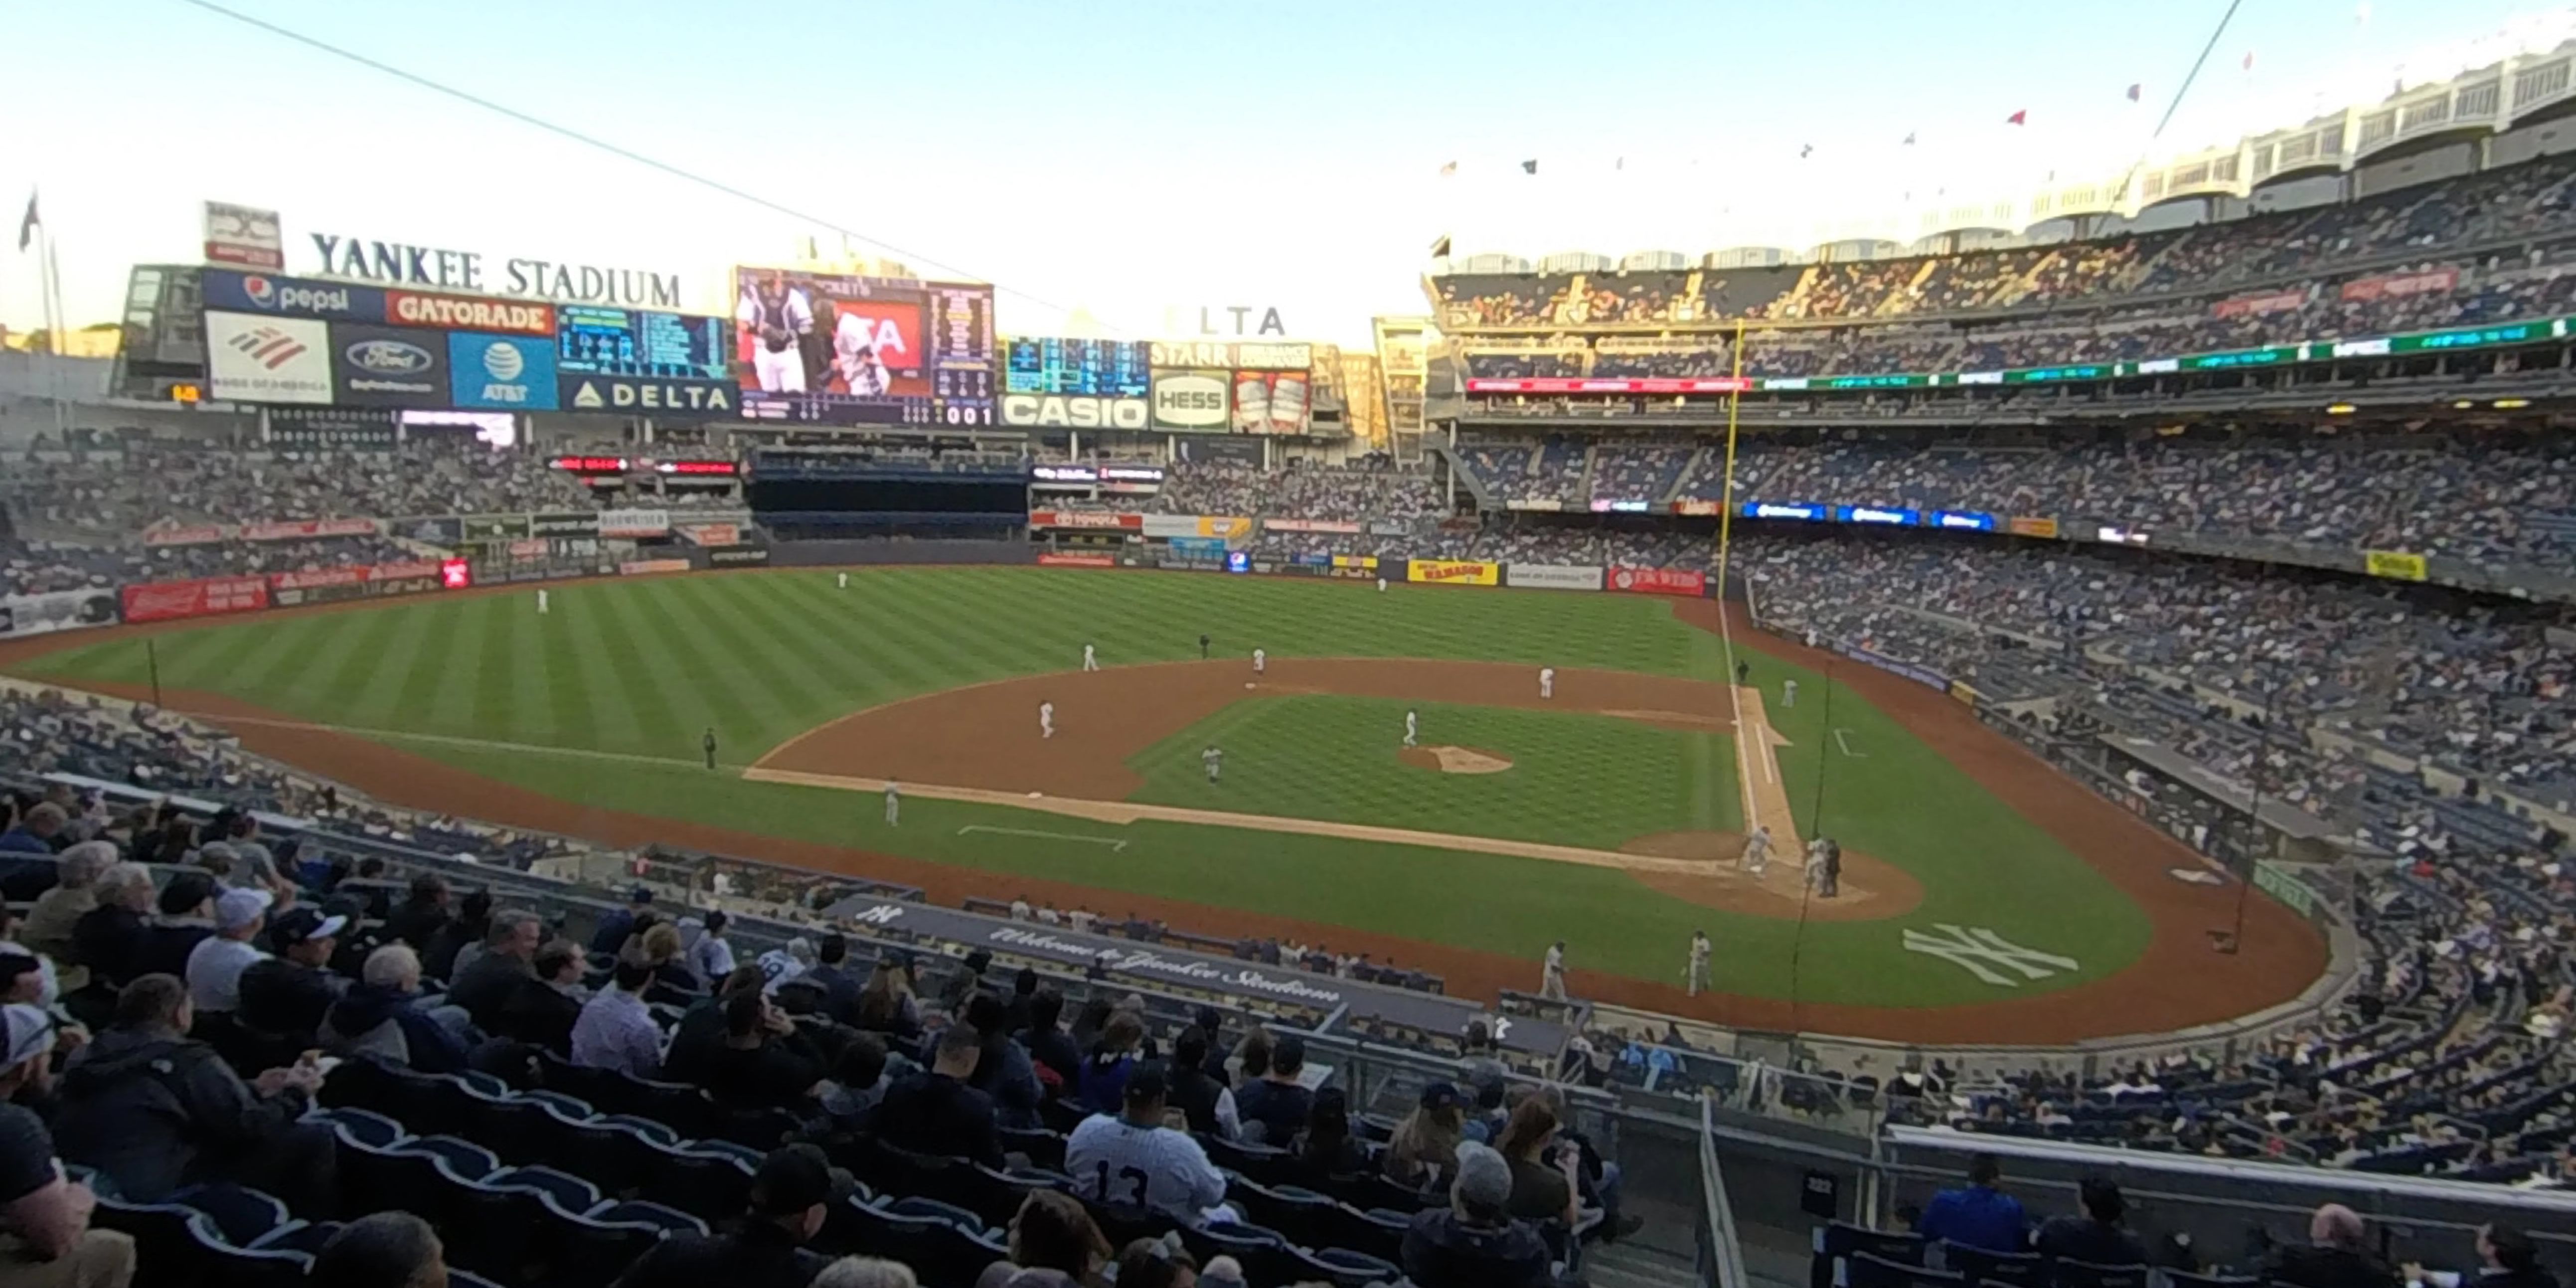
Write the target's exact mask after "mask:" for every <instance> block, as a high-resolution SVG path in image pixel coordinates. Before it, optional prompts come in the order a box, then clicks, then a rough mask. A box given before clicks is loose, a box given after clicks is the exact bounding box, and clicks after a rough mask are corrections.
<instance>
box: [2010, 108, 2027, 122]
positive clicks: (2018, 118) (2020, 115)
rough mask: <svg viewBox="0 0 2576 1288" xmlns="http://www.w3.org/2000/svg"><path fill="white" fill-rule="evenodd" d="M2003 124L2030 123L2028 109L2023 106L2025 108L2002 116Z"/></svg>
mask: <svg viewBox="0 0 2576 1288" xmlns="http://www.w3.org/2000/svg"><path fill="white" fill-rule="evenodd" d="M2004 124H2006V125H2028V124H2030V109H2029V108H2026V107H2025V108H2023V109H2021V110H2020V111H2018V112H2015V113H2013V114H2012V115H2010V116H2007V117H2005V118H2004Z"/></svg>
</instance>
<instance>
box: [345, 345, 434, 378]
mask: <svg viewBox="0 0 2576 1288" xmlns="http://www.w3.org/2000/svg"><path fill="white" fill-rule="evenodd" d="M342 356H344V357H346V358H347V359H348V360H349V365H350V366H353V367H357V368H360V369H361V370H365V371H377V372H384V373H387V374H395V373H411V372H421V371H427V370H429V368H430V365H431V363H432V362H433V361H435V360H434V359H432V358H431V357H430V356H429V350H427V349H424V348H422V347H420V346H419V345H416V344H405V343H403V342H402V341H400V340H360V341H359V342H357V343H356V344H353V345H350V346H349V347H348V348H347V349H346V350H344V351H343V354H342Z"/></svg>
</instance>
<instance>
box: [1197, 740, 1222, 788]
mask: <svg viewBox="0 0 2576 1288" xmlns="http://www.w3.org/2000/svg"><path fill="white" fill-rule="evenodd" d="M1199 763H1200V764H1202V765H1205V766H1207V774H1208V781H1209V782H1211V783H1212V782H1215V781H1216V777H1217V775H1218V774H1219V773H1221V772H1223V771H1224V769H1225V753H1224V752H1222V751H1219V750H1217V749H1216V748H1214V747H1210V748H1208V749H1207V750H1205V751H1202V752H1200V753H1199Z"/></svg>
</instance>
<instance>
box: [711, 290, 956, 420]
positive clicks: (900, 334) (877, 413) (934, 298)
mask: <svg viewBox="0 0 2576 1288" xmlns="http://www.w3.org/2000/svg"><path fill="white" fill-rule="evenodd" d="M734 285H735V289H736V295H735V307H734V327H733V330H734V340H733V348H734V353H735V355H736V358H737V360H736V363H735V366H734V376H735V379H736V380H737V382H738V383H739V384H740V386H741V388H742V404H741V406H742V414H743V415H744V416H745V417H748V418H750V419H753V420H764V421H786V422H791V423H804V424H819V425H923V426H929V425H939V426H950V425H954V426H987V425H995V424H999V423H1000V422H999V419H998V418H997V416H996V415H995V409H994V401H993V400H994V395H995V394H996V393H997V392H998V391H997V390H996V389H995V388H994V384H995V381H994V356H995V355H994V352H993V288H992V287H990V286H985V285H981V284H974V283H964V282H924V281H917V280H914V279H911V278H894V277H854V276H849V275H845V274H837V273H813V272H806V271H803V270H799V269H777V268H738V269H736V270H735V273H734Z"/></svg>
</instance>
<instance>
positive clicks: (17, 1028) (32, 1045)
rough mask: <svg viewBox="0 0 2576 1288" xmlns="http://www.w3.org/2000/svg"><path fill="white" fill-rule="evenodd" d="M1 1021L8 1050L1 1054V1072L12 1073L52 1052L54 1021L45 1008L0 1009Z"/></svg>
mask: <svg viewBox="0 0 2576 1288" xmlns="http://www.w3.org/2000/svg"><path fill="white" fill-rule="evenodd" d="M0 1020H5V1023H6V1026H7V1029H8V1036H7V1038H6V1041H7V1043H8V1050H7V1052H6V1053H5V1054H0V1070H6V1069H15V1068H17V1067H18V1066H19V1065H22V1064H25V1063H26V1062H28V1061H29V1060H33V1059H35V1058H37V1057H38V1056H41V1055H43V1054H45V1053H46V1052H48V1051H51V1050H53V1049H54V1017H53V1016H51V1015H48V1014H46V1013H45V1011H44V1008H42V1007H36V1006H29V1005H27V1004H26V1003H24V1002H17V1003H12V1004H11V1005H8V1006H0Z"/></svg>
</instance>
